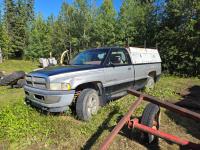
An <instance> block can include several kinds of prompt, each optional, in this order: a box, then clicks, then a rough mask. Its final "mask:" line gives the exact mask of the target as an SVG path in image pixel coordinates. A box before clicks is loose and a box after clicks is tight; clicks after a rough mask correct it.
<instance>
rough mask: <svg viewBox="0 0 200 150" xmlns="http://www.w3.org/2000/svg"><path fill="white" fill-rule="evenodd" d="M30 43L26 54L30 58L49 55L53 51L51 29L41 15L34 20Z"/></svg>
mask: <svg viewBox="0 0 200 150" xmlns="http://www.w3.org/2000/svg"><path fill="white" fill-rule="evenodd" d="M29 43H30V44H29V46H28V48H27V51H26V54H25V55H26V56H27V57H28V58H31V59H35V58H40V57H48V56H49V53H50V52H52V45H51V29H50V27H49V26H48V25H47V23H46V22H44V20H43V18H42V16H41V15H39V16H37V18H36V19H35V21H34V22H33V27H32V29H31V33H30V36H29Z"/></svg>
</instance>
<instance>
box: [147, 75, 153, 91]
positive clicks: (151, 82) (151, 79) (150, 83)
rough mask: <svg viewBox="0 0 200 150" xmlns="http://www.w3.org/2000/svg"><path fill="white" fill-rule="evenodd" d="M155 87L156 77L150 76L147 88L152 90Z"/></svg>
mask: <svg viewBox="0 0 200 150" xmlns="http://www.w3.org/2000/svg"><path fill="white" fill-rule="evenodd" d="M154 85H155V80H154V77H152V76H148V78H147V83H146V85H145V87H146V88H149V89H151V88H153V87H154Z"/></svg>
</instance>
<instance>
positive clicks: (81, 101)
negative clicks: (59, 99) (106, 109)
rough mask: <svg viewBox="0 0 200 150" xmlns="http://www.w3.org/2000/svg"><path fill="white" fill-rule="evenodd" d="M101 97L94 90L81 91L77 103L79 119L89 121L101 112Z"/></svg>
mask: <svg viewBox="0 0 200 150" xmlns="http://www.w3.org/2000/svg"><path fill="white" fill-rule="evenodd" d="M99 104H100V102H99V96H98V93H97V91H96V90H94V89H89V88H88V89H84V90H83V91H81V93H80V95H79V97H78V99H77V102H76V113H77V116H78V118H79V119H81V120H85V121H87V120H89V119H90V118H91V117H92V116H93V115H95V114H96V113H97V111H98V110H99Z"/></svg>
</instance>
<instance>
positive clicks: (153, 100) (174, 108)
mask: <svg viewBox="0 0 200 150" xmlns="http://www.w3.org/2000/svg"><path fill="white" fill-rule="evenodd" d="M128 93H129V94H132V95H134V96H137V97H139V96H141V95H142V96H143V100H145V101H148V102H151V103H154V104H156V105H159V106H161V107H164V108H166V109H168V110H171V111H173V112H176V113H179V114H180V115H182V116H184V117H187V118H191V119H194V120H197V121H200V114H199V113H196V112H193V111H190V110H188V109H185V108H183V107H180V106H177V105H175V104H172V103H169V102H164V101H161V100H159V99H157V98H155V97H153V96H149V95H146V94H143V93H141V92H139V91H136V90H134V89H129V90H128Z"/></svg>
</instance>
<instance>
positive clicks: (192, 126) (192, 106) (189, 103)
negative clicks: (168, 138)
mask: <svg viewBox="0 0 200 150" xmlns="http://www.w3.org/2000/svg"><path fill="white" fill-rule="evenodd" d="M179 94H180V95H181V96H182V99H181V100H180V101H179V102H177V103H175V104H176V105H179V106H181V107H184V108H186V109H189V110H191V111H195V112H197V113H199V112H200V86H192V87H190V88H188V89H185V90H184V91H182V92H181V93H179ZM166 114H167V115H168V116H169V118H172V120H173V121H175V123H176V124H177V125H180V126H182V127H184V128H185V129H186V131H187V133H188V134H191V135H192V136H193V137H195V138H197V139H200V122H198V121H195V120H192V119H190V118H186V117H182V116H181V115H179V114H177V113H173V112H171V111H166Z"/></svg>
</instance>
